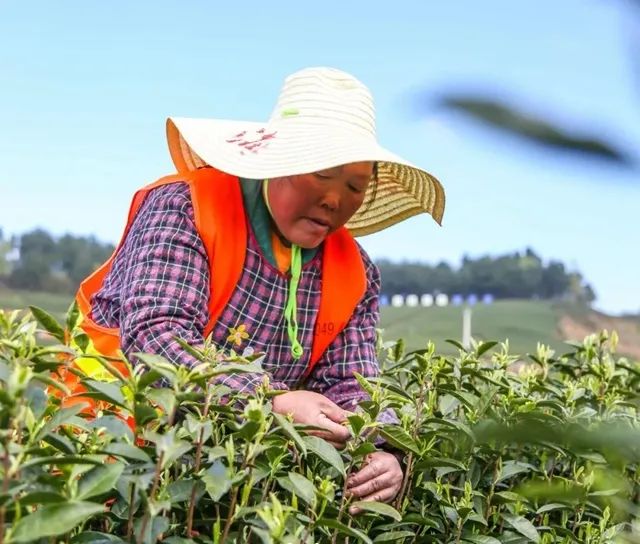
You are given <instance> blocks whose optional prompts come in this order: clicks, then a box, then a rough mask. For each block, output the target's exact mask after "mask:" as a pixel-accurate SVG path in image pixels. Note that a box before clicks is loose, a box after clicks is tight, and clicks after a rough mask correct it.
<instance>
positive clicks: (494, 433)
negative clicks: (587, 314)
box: [0, 308, 640, 544]
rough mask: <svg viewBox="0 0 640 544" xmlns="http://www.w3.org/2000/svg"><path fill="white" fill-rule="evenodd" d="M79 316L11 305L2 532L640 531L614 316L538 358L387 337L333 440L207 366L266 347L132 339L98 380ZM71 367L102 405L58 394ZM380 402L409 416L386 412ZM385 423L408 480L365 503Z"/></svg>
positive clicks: (328, 535)
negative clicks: (352, 488) (160, 344)
mask: <svg viewBox="0 0 640 544" xmlns="http://www.w3.org/2000/svg"><path fill="white" fill-rule="evenodd" d="M34 316H35V318H34ZM76 320H77V311H76V310H75V309H71V310H70V312H69V314H68V317H67V322H66V323H65V324H64V325H61V324H58V323H57V322H56V321H55V320H54V319H53V318H52V317H51V316H49V315H48V314H46V313H45V312H43V311H42V310H39V309H37V308H32V314H30V315H26V316H23V315H21V314H19V313H18V312H13V313H6V312H5V313H0V382H1V388H0V422H1V425H0V444H1V446H0V456H1V457H0V544H3V543H18V542H42V543H45V542H46V543H49V542H66V543H85V542H98V543H105V544H106V543H114V542H135V543H153V542H167V543H173V544H184V543H204V542H213V543H216V544H217V543H223V542H224V543H226V542H264V543H270V542H273V543H290V542H305V543H312V542H327V543H328V542H394V543H418V542H434V543H448V542H456V543H458V542H465V543H475V544H493V543H500V542H502V543H521V542H522V543H525V542H539V543H543V544H547V543H551V542H554V543H555V542H567V543H569V542H580V543H605V542H638V541H640V524H639V523H638V496H639V493H640V485H639V483H640V471H639V465H638V460H639V459H640V431H639V429H638V406H639V402H638V401H639V395H638V392H639V387H638V384H639V380H640V365H638V364H637V363H633V362H631V361H628V360H627V359H625V358H616V356H615V347H616V340H617V338H616V335H615V333H612V334H608V333H607V332H606V331H603V332H602V333H601V334H599V335H594V336H590V337H588V338H586V339H585V341H584V343H582V344H576V345H569V346H568V350H567V353H566V354H563V355H560V356H556V354H554V353H553V352H552V351H551V350H550V349H548V348H546V347H545V346H542V345H539V346H538V347H537V350H536V353H534V354H530V355H529V356H528V357H527V358H526V359H521V358H518V357H516V356H513V355H511V354H509V352H508V344H507V343H504V344H496V343H495V342H486V343H481V344H476V345H474V346H473V347H472V349H468V350H466V349H464V348H463V347H462V346H461V345H457V344H456V345H457V347H458V348H459V351H458V355H457V356H456V357H443V356H439V355H437V354H436V352H435V347H434V346H433V345H432V344H431V343H429V342H425V349H424V350H420V351H417V352H411V353H405V352H404V348H403V343H402V341H398V342H393V343H382V342H380V344H379V352H380V360H381V365H382V369H383V372H382V374H381V376H380V377H379V378H378V379H375V380H371V381H369V382H367V381H365V380H362V379H361V380H360V381H361V384H362V386H363V387H365V388H366V389H367V391H368V392H369V394H370V397H371V400H370V401H367V402H364V403H362V404H361V410H360V411H358V412H357V413H355V414H354V415H353V416H351V417H350V418H349V423H348V425H349V427H350V429H351V432H352V435H353V437H354V438H353V439H352V440H351V441H350V443H349V445H348V447H347V448H346V449H345V450H344V451H338V450H336V449H335V448H333V446H331V445H330V444H328V443H327V442H325V441H324V440H322V439H320V438H318V437H315V436H312V435H310V434H308V431H309V429H305V428H303V427H301V426H299V425H294V424H293V423H292V422H291V421H290V420H289V419H287V418H286V417H283V416H281V415H279V414H276V413H274V412H272V410H271V398H272V395H273V393H270V392H269V391H268V387H266V381H265V384H264V385H263V386H262V387H260V388H259V389H258V391H257V393H256V394H255V396H253V397H251V398H247V397H243V396H241V395H239V394H237V393H236V392H234V391H231V390H229V389H228V388H227V387H225V386H223V385H220V384H216V383H215V382H214V379H215V378H216V376H218V375H220V374H224V373H228V372H247V371H251V372H255V371H260V368H261V366H260V362H261V359H260V357H259V356H257V355H251V356H242V355H240V354H236V353H222V352H220V351H219V350H218V349H216V347H215V346H213V345H210V344H207V345H205V346H204V347H203V349H201V350H194V349H193V348H189V347H188V346H185V348H186V349H191V351H192V352H193V353H194V355H196V356H197V358H198V359H199V360H200V361H201V364H199V365H198V366H196V367H194V368H191V369H187V368H176V367H174V366H172V365H171V364H169V363H168V362H167V361H166V360H164V359H162V358H161V357H158V356H151V355H140V357H139V361H140V364H138V365H137V366H136V367H135V368H131V367H129V368H130V375H129V376H125V375H123V374H122V373H121V372H120V371H119V370H118V368H117V367H116V366H115V365H114V364H113V363H114V361H113V360H107V359H104V358H95V359H91V360H95V361H97V362H98V363H99V365H100V368H102V369H103V371H104V373H105V375H107V376H109V378H110V380H111V381H108V382H107V381H96V380H92V379H90V378H88V377H87V376H86V375H84V374H83V373H82V372H81V371H79V370H77V369H75V370H74V367H72V366H71V363H72V362H73V361H74V359H75V358H76V357H78V356H79V354H82V352H83V350H85V349H86V347H87V338H86V336H85V335H84V334H83V333H82V332H81V331H80V330H79V329H78V328H77V327H76ZM42 331H47V333H48V334H49V338H51V337H53V338H54V339H55V342H56V343H52V342H51V341H45V340H42V337H41V333H42ZM454 343H455V342H454ZM85 357H86V354H85ZM85 360H86V359H85ZM127 364H128V363H127ZM65 372H67V373H68V372H75V373H76V374H77V375H78V376H79V378H80V379H81V381H82V382H83V383H84V385H85V386H86V388H87V390H88V392H87V393H86V395H87V396H89V397H91V398H92V399H94V400H95V401H97V402H98V404H99V408H100V410H99V412H98V413H97V414H96V415H95V417H93V416H91V417H89V416H88V415H87V414H86V413H85V412H86V410H85V408H86V405H85V404H71V405H66V404H65V405H64V406H63V405H62V403H61V400H60V399H61V398H63V397H65V395H67V394H68V393H69V392H68V390H66V386H65V385H64V384H63V383H61V380H60V379H59V375H62V374H64V373H65ZM387 408H393V409H394V410H395V411H396V413H397V415H398V417H399V420H400V422H399V424H398V425H388V424H381V423H378V422H377V421H376V418H377V415H378V414H379V413H380V412H381V411H382V410H385V409H387ZM380 439H384V441H385V443H386V446H385V447H387V448H389V447H391V448H395V449H396V450H397V451H401V452H403V454H404V469H405V478H404V481H403V486H402V491H401V493H400V495H399V496H398V497H397V499H396V500H395V502H394V503H393V505H388V504H382V503H376V502H358V503H353V502H352V501H351V500H350V498H349V497H348V496H347V495H346V494H345V493H344V490H345V483H344V482H345V475H347V474H348V473H349V472H350V471H351V470H353V469H354V468H356V467H358V466H359V465H360V464H361V463H362V461H363V459H364V458H365V457H366V455H368V454H369V453H370V452H372V451H374V450H375V449H376V448H377V447H379V446H376V444H380ZM354 505H355V506H357V507H359V508H360V509H362V510H363V512H362V513H361V514H358V515H355V516H351V515H350V514H349V509H350V507H352V506H354Z"/></svg>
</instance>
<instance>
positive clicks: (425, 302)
mask: <svg viewBox="0 0 640 544" xmlns="http://www.w3.org/2000/svg"><path fill="white" fill-rule="evenodd" d="M420 305H421V306H424V307H426V308H430V307H431V306H433V295H432V294H431V293H426V294H424V295H422V296H421V297H420Z"/></svg>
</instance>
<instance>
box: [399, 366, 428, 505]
mask: <svg viewBox="0 0 640 544" xmlns="http://www.w3.org/2000/svg"><path fill="white" fill-rule="evenodd" d="M426 392H427V391H426V388H425V380H424V379H423V380H422V382H421V383H420V393H419V395H418V402H417V403H416V419H415V423H414V426H413V433H412V438H413V439H414V440H416V438H417V437H418V431H419V429H420V423H421V421H422V407H423V405H424V396H425V394H426ZM412 475H413V452H409V456H408V457H407V467H406V469H405V471H404V478H403V479H402V487H401V488H400V493H398V498H397V499H396V504H395V506H396V508H397V509H398V510H401V508H402V503H403V501H404V497H405V495H406V493H407V488H408V487H409V482H410V481H411V476H412Z"/></svg>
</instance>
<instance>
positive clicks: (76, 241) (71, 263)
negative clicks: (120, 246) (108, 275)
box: [7, 229, 114, 292]
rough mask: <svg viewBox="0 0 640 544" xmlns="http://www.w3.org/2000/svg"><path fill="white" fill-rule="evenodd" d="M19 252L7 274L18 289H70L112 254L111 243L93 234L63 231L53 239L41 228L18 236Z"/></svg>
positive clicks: (10, 283) (8, 282) (64, 290)
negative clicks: (85, 234) (73, 233)
mask: <svg viewBox="0 0 640 544" xmlns="http://www.w3.org/2000/svg"><path fill="white" fill-rule="evenodd" d="M18 244H19V248H20V256H19V259H18V261H17V263H16V264H15V266H14V267H13V270H12V271H11V273H10V274H9V276H8V278H7V284H8V285H9V286H11V287H14V288H18V289H31V290H43V291H61V292H73V291H75V290H76V289H77V287H78V285H79V284H80V282H81V281H82V280H83V279H84V278H85V277H86V276H88V275H89V274H91V272H93V271H94V270H95V269H96V268H97V267H98V266H99V265H100V264H102V263H103V262H104V261H105V260H107V258H108V257H109V256H110V255H111V253H112V252H113V250H114V247H113V246H112V245H111V244H102V243H100V242H99V241H98V240H96V238H95V237H92V236H90V237H79V236H73V235H71V234H66V235H64V236H62V237H61V238H59V239H55V238H54V237H53V236H52V235H51V234H49V233H48V232H47V231H45V230H43V229H36V230H33V231H31V232H28V233H25V234H23V235H22V236H20V237H19V242H18Z"/></svg>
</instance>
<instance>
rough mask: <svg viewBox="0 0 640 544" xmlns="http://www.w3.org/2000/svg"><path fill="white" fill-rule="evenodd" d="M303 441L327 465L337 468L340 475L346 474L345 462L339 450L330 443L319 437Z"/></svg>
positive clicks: (306, 437) (311, 437)
mask: <svg viewBox="0 0 640 544" xmlns="http://www.w3.org/2000/svg"><path fill="white" fill-rule="evenodd" d="M303 440H304V443H305V444H306V445H307V448H308V449H309V450H310V451H312V452H313V453H315V454H316V455H317V456H318V457H320V459H322V460H323V461H324V462H325V463H328V464H329V465H331V466H332V467H333V468H335V469H336V470H337V471H338V472H339V473H340V474H342V475H344V474H345V468H344V461H343V460H342V457H341V456H340V454H339V453H338V450H337V449H335V448H334V447H333V446H332V445H331V444H329V442H327V441H326V440H323V439H322V438H319V437H317V436H305V437H304V438H303Z"/></svg>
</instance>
